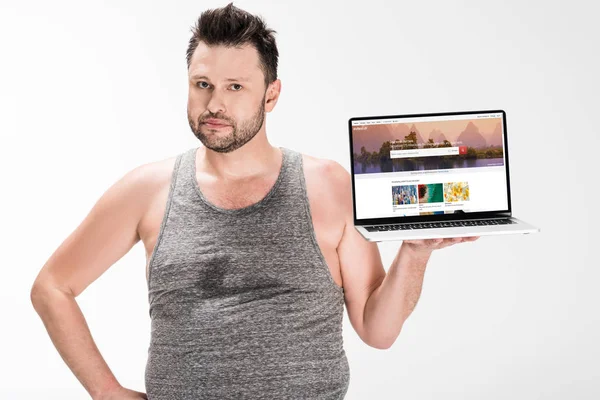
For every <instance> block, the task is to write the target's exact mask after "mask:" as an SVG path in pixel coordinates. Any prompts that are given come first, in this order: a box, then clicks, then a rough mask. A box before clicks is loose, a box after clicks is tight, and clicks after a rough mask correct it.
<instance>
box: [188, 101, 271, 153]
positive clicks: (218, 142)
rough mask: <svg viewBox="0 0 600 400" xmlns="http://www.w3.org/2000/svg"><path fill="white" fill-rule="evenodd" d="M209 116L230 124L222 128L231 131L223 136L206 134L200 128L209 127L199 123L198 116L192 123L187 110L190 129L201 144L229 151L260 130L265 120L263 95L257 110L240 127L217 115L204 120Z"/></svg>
mask: <svg viewBox="0 0 600 400" xmlns="http://www.w3.org/2000/svg"><path fill="white" fill-rule="evenodd" d="M209 118H215V119H220V120H223V121H225V122H227V123H228V124H230V126H231V127H227V128H224V129H231V133H229V134H227V135H226V136H223V134H219V133H214V134H211V135H206V134H205V133H203V132H202V129H210V128H208V127H207V126H206V125H204V126H203V125H202V124H201V123H200V118H199V119H198V121H197V123H196V124H194V122H193V121H192V119H191V118H190V112H189V110H188V122H189V124H190V128H191V129H192V132H193V133H194V135H195V136H196V137H197V138H198V139H199V140H200V141H201V142H202V144H203V145H204V146H206V148H208V149H211V150H214V151H216V152H219V153H230V152H232V151H234V150H237V149H239V148H240V147H242V146H243V145H245V144H246V143H248V142H249V141H250V140H252V138H253V137H254V136H256V134H257V133H258V131H260V128H262V126H263V123H264V120H265V96H263V99H262V101H261V103H260V107H259V109H258V111H257V112H256V113H255V114H254V115H253V116H252V118H250V120H249V121H245V122H244V123H242V124H241V126H240V127H238V126H237V125H236V124H235V121H231V120H229V119H226V118H223V117H220V116H218V115H212V114H210V115H208V116H207V117H205V118H204V119H205V120H206V119H209Z"/></svg>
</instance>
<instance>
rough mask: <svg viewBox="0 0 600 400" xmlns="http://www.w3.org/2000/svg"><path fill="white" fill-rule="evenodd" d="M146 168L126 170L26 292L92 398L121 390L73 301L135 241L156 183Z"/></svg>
mask: <svg viewBox="0 0 600 400" xmlns="http://www.w3.org/2000/svg"><path fill="white" fill-rule="evenodd" d="M148 165H150V164H148ZM149 168H155V167H149ZM149 168H144V166H142V167H138V168H136V169H134V170H132V171H130V172H128V173H127V174H126V175H124V176H123V177H122V178H121V179H120V180H119V181H117V182H116V183H115V184H113V185H112V186H111V187H110V188H109V189H108V190H107V191H106V192H105V193H104V194H103V195H102V197H101V198H100V199H99V200H98V201H97V202H96V204H95V205H94V207H93V208H92V210H91V211H90V212H89V214H88V215H87V216H86V217H85V219H84V220H83V222H82V223H81V224H80V225H79V226H78V227H77V228H76V229H75V230H74V231H73V232H72V233H71V235H69V237H67V239H66V240H65V241H64V242H63V243H62V244H61V245H60V246H59V247H58V249H56V251H55V252H54V253H53V254H52V255H51V257H50V258H49V259H48V261H47V262H46V263H45V264H44V266H43V268H42V269H41V271H40V272H39V274H38V276H37V278H36V279H35V282H34V283H33V286H32V288H31V293H30V296H31V302H32V304H33V307H34V309H35V310H36V312H37V313H38V314H39V316H40V317H41V319H42V321H43V323H44V326H45V327H46V330H47V331H48V334H49V336H50V338H51V340H52V343H53V344H54V346H55V347H56V349H57V350H58V352H59V354H60V355H61V357H62V358H63V360H64V361H65V363H66V364H67V365H68V367H69V368H70V369H71V371H72V372H73V373H74V374H75V376H76V377H77V379H78V380H79V381H80V382H81V384H82V385H83V386H84V387H85V389H86V390H87V391H88V393H89V394H90V395H91V396H92V398H94V399H99V398H102V397H103V396H105V394H106V393H108V392H111V391H115V390H118V389H120V388H121V386H120V385H119V383H118V381H117V379H116V378H115V376H114V375H113V374H112V372H111V370H110V369H109V367H108V365H107V364H106V362H105V360H104V358H103V357H102V356H101V354H100V352H99V351H98V348H97V347H96V344H95V343H94V340H93V339H92V336H91V333H90V330H89V327H88V325H87V323H86V320H85V318H84V316H83V314H82V312H81V309H80V308H79V306H78V304H77V302H76V300H75V298H76V297H77V296H78V295H79V294H80V293H81V292H82V291H83V290H84V289H85V288H86V287H87V286H88V285H90V284H91V283H92V282H93V281H95V280H96V279H97V278H98V277H99V276H100V275H102V274H103V273H104V272H105V271H106V270H107V269H108V268H109V267H110V266H111V265H113V264H114V263H115V262H116V261H118V260H119V259H121V257H123V256H124V255H125V254H126V253H127V252H128V251H129V250H130V249H131V248H132V247H133V246H134V245H135V244H136V243H137V242H138V241H139V240H140V238H139V235H138V232H137V226H138V222H139V221H140V219H141V217H142V215H143V212H144V210H145V208H146V203H147V202H148V201H149V199H150V198H151V196H150V195H149V191H151V190H152V187H153V186H155V185H156V179H155V178H154V179H153V178H151V177H150V176H151V175H150V174H149V172H151V171H148V169H149Z"/></svg>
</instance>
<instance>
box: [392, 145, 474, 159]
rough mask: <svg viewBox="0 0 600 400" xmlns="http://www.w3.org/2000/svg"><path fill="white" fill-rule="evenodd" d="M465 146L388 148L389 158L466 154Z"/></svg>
mask: <svg viewBox="0 0 600 400" xmlns="http://www.w3.org/2000/svg"><path fill="white" fill-rule="evenodd" d="M466 153H467V146H457V147H438V148H429V149H410V150H390V158H408V157H431V156H449V155H454V154H466Z"/></svg>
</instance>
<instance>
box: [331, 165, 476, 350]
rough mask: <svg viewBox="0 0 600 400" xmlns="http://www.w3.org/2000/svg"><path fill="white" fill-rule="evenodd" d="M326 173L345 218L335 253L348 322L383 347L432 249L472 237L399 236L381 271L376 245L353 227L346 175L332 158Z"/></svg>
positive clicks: (412, 297)
mask: <svg viewBox="0 0 600 400" xmlns="http://www.w3.org/2000/svg"><path fill="white" fill-rule="evenodd" d="M328 173H329V175H330V176H331V177H332V180H333V185H332V186H333V187H334V188H335V191H336V193H335V195H336V197H337V198H338V199H339V200H338V202H337V203H338V204H339V205H340V208H341V210H342V212H343V214H344V218H345V221H346V226H345V228H344V232H343V235H342V238H341V240H340V243H339V245H338V248H337V252H338V256H339V260H340V269H341V272H342V281H343V283H344V294H345V302H346V308H347V309H348V316H349V319H350V322H351V323H352V326H353V327H354V329H355V330H356V332H357V333H358V335H359V336H360V338H361V339H362V340H363V341H364V342H365V343H366V344H368V345H370V346H372V347H375V348H378V349H387V348H389V347H390V346H391V345H392V344H393V343H394V341H395V340H396V338H397V337H398V335H399V334H400V331H401V329H402V325H403V324H404V321H405V320H406V319H407V318H408V317H409V315H410V314H411V313H412V311H413V309H414V308H415V306H416V304H417V301H418V300H419V297H420V294H421V289H422V285H423V276H424V274H425V267H426V265H427V262H428V261H429V258H430V256H431V253H432V251H433V250H435V249H440V248H443V247H447V246H449V245H452V244H454V243H458V242H461V241H465V242H466V241H473V240H476V239H477V237H475V238H472V237H468V238H456V239H443V240H442V239H431V240H411V241H404V242H403V243H402V246H401V247H400V250H399V251H398V254H397V255H396V257H395V259H394V261H393V263H392V265H391V267H390V268H389V269H388V272H387V273H386V272H385V270H384V268H383V265H382V261H381V255H380V253H379V249H378V247H377V244H376V243H375V242H369V241H367V240H365V239H364V238H363V237H362V235H361V234H360V233H358V231H357V230H356V229H355V228H354V218H353V210H352V181H351V177H350V174H349V173H348V171H346V169H345V168H344V167H342V166H341V165H340V164H338V163H336V162H334V161H329V162H328Z"/></svg>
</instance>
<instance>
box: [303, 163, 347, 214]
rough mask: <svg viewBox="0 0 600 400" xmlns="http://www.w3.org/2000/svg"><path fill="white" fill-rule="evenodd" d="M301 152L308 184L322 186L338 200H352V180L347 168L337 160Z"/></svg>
mask: <svg viewBox="0 0 600 400" xmlns="http://www.w3.org/2000/svg"><path fill="white" fill-rule="evenodd" d="M301 154H302V160H303V163H304V172H305V175H306V181H307V184H308V182H309V181H310V182H311V186H319V187H322V188H323V189H324V190H326V191H327V192H329V193H330V194H331V195H332V196H333V197H334V198H335V199H336V200H337V201H342V202H344V201H346V202H347V201H351V199H352V197H351V196H352V187H351V184H352V181H351V180H350V173H349V172H348V170H347V169H346V168H344V167H343V166H342V165H341V164H340V163H338V162H337V161H335V160H331V159H327V158H319V157H315V156H311V155H308V154H304V153H301ZM348 196H350V197H348Z"/></svg>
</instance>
